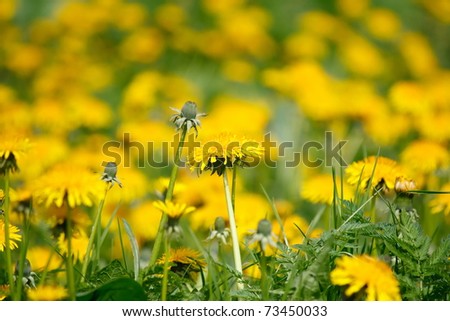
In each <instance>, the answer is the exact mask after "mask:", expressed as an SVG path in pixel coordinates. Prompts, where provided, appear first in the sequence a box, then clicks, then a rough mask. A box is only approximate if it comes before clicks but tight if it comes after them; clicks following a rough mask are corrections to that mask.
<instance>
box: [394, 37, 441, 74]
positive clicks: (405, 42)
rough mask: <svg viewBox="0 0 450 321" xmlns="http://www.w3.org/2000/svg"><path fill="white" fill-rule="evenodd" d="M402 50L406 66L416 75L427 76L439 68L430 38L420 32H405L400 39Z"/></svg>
mask: <svg viewBox="0 0 450 321" xmlns="http://www.w3.org/2000/svg"><path fill="white" fill-rule="evenodd" d="M400 52H401V54H402V56H403V59H404V61H405V64H406V67H407V68H408V69H409V71H410V73H411V74H412V76H414V77H417V78H421V77H427V76H430V75H432V74H433V73H435V72H436V71H437V69H438V61H437V58H436V56H435V54H434V51H433V49H432V48H431V46H430V43H429V42H428V39H427V38H425V36H424V35H422V34H420V33H414V32H407V33H405V34H404V35H403V36H402V38H401V40H400Z"/></svg>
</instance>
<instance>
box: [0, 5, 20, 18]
mask: <svg viewBox="0 0 450 321" xmlns="http://www.w3.org/2000/svg"><path fill="white" fill-rule="evenodd" d="M17 4H18V1H17V0H3V1H1V2H0V21H7V20H10V19H12V18H13V17H14V15H15V14H16V9H17Z"/></svg>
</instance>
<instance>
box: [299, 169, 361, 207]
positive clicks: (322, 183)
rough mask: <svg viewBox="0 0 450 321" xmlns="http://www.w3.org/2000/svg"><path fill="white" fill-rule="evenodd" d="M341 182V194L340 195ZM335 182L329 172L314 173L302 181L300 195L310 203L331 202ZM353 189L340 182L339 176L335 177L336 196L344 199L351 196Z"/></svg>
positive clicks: (348, 198)
mask: <svg viewBox="0 0 450 321" xmlns="http://www.w3.org/2000/svg"><path fill="white" fill-rule="evenodd" d="M341 184H342V189H343V194H344V195H341ZM334 190H335V182H334V181H333V175H331V174H319V175H314V176H312V177H310V178H308V179H306V181H305V182H304V183H303V187H302V189H301V192H300V195H301V197H302V198H303V199H306V200H308V201H310V202H311V203H324V204H329V205H330V204H332V203H333V198H334ZM353 195H354V190H353V189H352V187H351V186H349V185H348V184H347V183H346V182H341V179H340V178H339V177H336V196H337V197H339V198H341V197H343V198H344V199H346V200H350V199H352V198H353Z"/></svg>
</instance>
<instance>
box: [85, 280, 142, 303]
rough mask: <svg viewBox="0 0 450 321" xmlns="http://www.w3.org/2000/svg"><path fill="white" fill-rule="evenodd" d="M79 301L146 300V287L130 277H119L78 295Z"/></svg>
mask: <svg viewBox="0 0 450 321" xmlns="http://www.w3.org/2000/svg"><path fill="white" fill-rule="evenodd" d="M77 300H78V301H145V300H147V296H146V295H145V292H144V289H143V288H142V286H141V285H140V284H139V283H137V282H136V281H134V280H132V279H130V278H118V279H114V280H112V281H110V282H107V283H105V284H103V285H102V286H100V287H98V288H97V289H94V290H91V291H87V292H84V293H83V292H82V293H79V294H78V295H77Z"/></svg>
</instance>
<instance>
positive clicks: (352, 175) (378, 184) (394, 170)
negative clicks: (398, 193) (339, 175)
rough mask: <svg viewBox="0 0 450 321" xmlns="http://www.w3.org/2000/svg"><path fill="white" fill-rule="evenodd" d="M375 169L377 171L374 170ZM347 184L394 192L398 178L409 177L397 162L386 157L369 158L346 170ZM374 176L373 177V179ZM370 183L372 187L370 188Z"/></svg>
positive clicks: (351, 165) (353, 164)
mask: <svg viewBox="0 0 450 321" xmlns="http://www.w3.org/2000/svg"><path fill="white" fill-rule="evenodd" d="M374 168H375V169H374ZM345 172H346V174H347V182H348V183H349V184H350V185H358V182H359V184H360V186H361V187H362V188H365V189H367V188H371V189H378V188H386V189H388V190H392V189H393V188H394V186H395V181H396V179H397V177H408V175H406V174H405V171H404V169H403V168H402V167H401V166H400V165H399V164H397V162H396V161H394V160H392V159H389V158H386V157H381V156H380V157H376V156H369V157H367V158H365V159H363V160H362V161H358V162H354V163H352V164H350V165H349V166H348V167H347V169H346V171H345ZM372 174H373V177H372ZM369 182H370V185H371V186H368V185H369Z"/></svg>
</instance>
